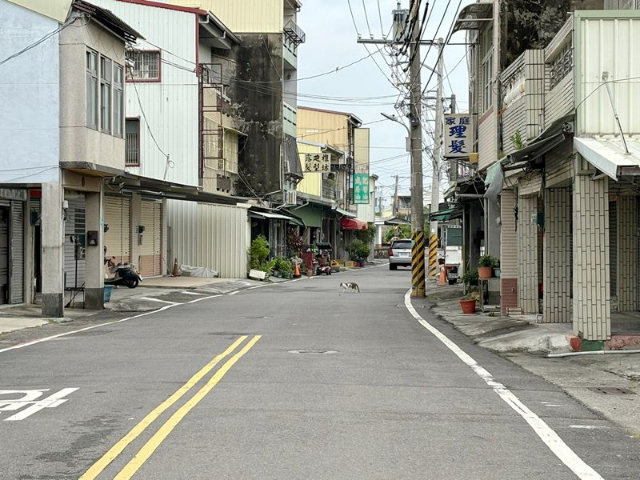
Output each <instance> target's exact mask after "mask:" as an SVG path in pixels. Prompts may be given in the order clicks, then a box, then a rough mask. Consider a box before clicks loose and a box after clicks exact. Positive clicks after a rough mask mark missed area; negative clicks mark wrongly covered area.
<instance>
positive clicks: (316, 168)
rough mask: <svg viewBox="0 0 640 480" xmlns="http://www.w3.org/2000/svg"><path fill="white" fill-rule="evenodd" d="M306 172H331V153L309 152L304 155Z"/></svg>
mask: <svg viewBox="0 0 640 480" xmlns="http://www.w3.org/2000/svg"><path fill="white" fill-rule="evenodd" d="M304 171H305V173H329V172H330V171H331V155H329V154H328V153H307V154H305V156H304Z"/></svg>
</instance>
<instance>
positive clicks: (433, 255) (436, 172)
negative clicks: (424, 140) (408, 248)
mask: <svg viewBox="0 0 640 480" xmlns="http://www.w3.org/2000/svg"><path fill="white" fill-rule="evenodd" d="M442 48H444V45H443V41H442V38H439V39H438V49H439V54H438V65H437V66H436V75H437V76H438V89H437V93H436V120H435V129H434V138H433V143H434V145H433V161H432V165H433V175H432V178H431V213H434V212H437V211H438V205H439V204H440V159H441V156H442V127H443V123H444V102H443V98H442V97H443V96H444V93H443V85H442V79H443V76H442V74H443V71H444V61H443V56H442V54H441V53H442ZM437 275H438V222H437V221H435V220H434V221H431V232H430V235H429V278H436V276H437Z"/></svg>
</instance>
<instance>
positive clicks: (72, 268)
mask: <svg viewBox="0 0 640 480" xmlns="http://www.w3.org/2000/svg"><path fill="white" fill-rule="evenodd" d="M67 201H68V202H69V208H68V209H67V221H66V222H65V224H64V273H65V278H66V283H65V287H75V286H76V285H77V286H78V287H81V286H82V285H84V271H85V262H84V259H82V260H78V261H77V279H76V259H75V244H74V243H73V242H72V241H71V237H77V236H78V235H85V200H84V195H82V196H81V197H80V198H72V199H68V200H67ZM76 281H77V282H76Z"/></svg>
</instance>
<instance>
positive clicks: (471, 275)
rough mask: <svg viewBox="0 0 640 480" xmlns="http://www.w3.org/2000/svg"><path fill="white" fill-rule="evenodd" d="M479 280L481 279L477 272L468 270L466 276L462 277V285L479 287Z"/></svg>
mask: <svg viewBox="0 0 640 480" xmlns="http://www.w3.org/2000/svg"><path fill="white" fill-rule="evenodd" d="M478 279H479V277H478V271H477V270H467V271H466V272H464V275H462V283H464V284H465V285H468V286H471V285H477V284H478Z"/></svg>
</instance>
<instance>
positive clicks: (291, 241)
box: [287, 228, 304, 254]
mask: <svg viewBox="0 0 640 480" xmlns="http://www.w3.org/2000/svg"><path fill="white" fill-rule="evenodd" d="M302 247H304V238H302V236H301V235H300V234H299V233H298V229H297V228H290V229H289V232H288V233H287V248H288V249H289V252H290V253H292V254H298V253H299V252H301V251H302Z"/></svg>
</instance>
